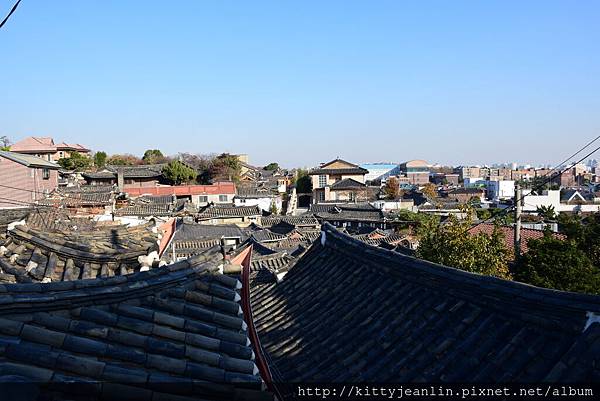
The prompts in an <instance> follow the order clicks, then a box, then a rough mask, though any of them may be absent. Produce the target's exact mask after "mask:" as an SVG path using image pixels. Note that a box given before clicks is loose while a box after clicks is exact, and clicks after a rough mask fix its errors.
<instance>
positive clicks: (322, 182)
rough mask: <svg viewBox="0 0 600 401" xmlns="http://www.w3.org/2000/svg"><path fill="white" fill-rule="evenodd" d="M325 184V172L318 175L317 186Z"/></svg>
mask: <svg viewBox="0 0 600 401" xmlns="http://www.w3.org/2000/svg"><path fill="white" fill-rule="evenodd" d="M325 185H327V176H326V175H325V174H321V175H320V176H319V187H320V188H322V187H324V186H325Z"/></svg>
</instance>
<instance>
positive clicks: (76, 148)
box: [56, 142, 90, 153]
mask: <svg viewBox="0 0 600 401" xmlns="http://www.w3.org/2000/svg"><path fill="white" fill-rule="evenodd" d="M56 149H57V150H74V151H77V152H83V153H86V152H89V151H90V150H89V149H88V148H86V147H85V146H83V145H81V144H79V143H75V144H68V143H65V142H61V143H59V144H58V145H56Z"/></svg>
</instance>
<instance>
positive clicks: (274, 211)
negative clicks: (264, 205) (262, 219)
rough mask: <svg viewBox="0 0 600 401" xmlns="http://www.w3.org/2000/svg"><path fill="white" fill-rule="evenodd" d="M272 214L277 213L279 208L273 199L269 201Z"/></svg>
mask: <svg viewBox="0 0 600 401" xmlns="http://www.w3.org/2000/svg"><path fill="white" fill-rule="evenodd" d="M269 211H270V212H271V213H272V214H278V213H279V210H278V209H277V203H275V201H273V202H271V209H270V210H269Z"/></svg>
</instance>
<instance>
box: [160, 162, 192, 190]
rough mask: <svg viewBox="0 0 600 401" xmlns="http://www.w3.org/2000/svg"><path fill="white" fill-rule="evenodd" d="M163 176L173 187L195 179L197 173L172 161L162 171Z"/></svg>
mask: <svg viewBox="0 0 600 401" xmlns="http://www.w3.org/2000/svg"><path fill="white" fill-rule="evenodd" d="M162 173H163V176H164V177H165V178H166V179H167V180H169V181H171V182H172V183H173V184H175V185H180V184H182V183H186V182H189V181H193V180H195V179H196V177H197V175H198V173H197V172H196V170H194V169H193V168H190V167H188V166H186V165H185V164H183V163H181V162H180V161H178V160H173V161H172V162H170V163H169V164H167V165H166V166H165V167H163V170H162Z"/></svg>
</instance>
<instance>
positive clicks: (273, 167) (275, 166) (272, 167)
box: [263, 163, 279, 171]
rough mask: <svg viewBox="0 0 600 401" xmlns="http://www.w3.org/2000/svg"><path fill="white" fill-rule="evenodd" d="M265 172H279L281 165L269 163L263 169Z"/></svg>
mask: <svg viewBox="0 0 600 401" xmlns="http://www.w3.org/2000/svg"><path fill="white" fill-rule="evenodd" d="M263 170H269V171H275V170H279V164H277V163H269V164H267V165H266V166H264V167H263Z"/></svg>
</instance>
